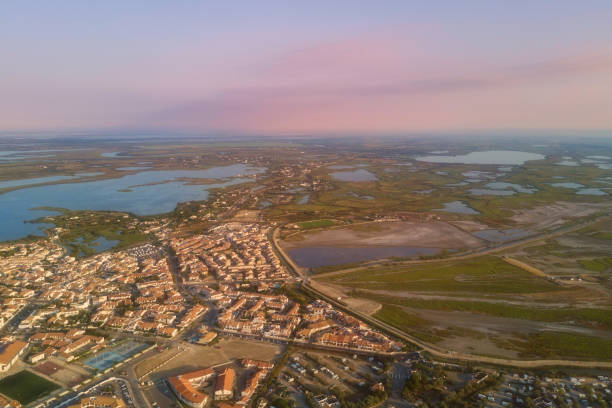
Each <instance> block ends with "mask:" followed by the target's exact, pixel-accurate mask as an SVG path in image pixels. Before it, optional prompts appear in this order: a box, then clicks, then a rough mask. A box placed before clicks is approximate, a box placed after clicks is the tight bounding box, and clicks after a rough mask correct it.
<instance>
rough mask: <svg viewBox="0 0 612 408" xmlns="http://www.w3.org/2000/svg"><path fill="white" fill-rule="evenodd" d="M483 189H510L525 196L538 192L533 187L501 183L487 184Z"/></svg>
mask: <svg viewBox="0 0 612 408" xmlns="http://www.w3.org/2000/svg"><path fill="white" fill-rule="evenodd" d="M485 187H488V188H492V189H494V190H507V189H510V190H514V191H516V192H518V193H525V194H533V193H535V192H536V191H538V189H537V188H534V187H523V186H521V185H520V184H513V183H506V182H503V181H496V182H494V183H488V184H486V185H485Z"/></svg>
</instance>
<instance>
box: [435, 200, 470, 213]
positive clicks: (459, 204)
mask: <svg viewBox="0 0 612 408" xmlns="http://www.w3.org/2000/svg"><path fill="white" fill-rule="evenodd" d="M434 211H443V212H450V213H455V214H472V215H473V214H480V213H479V212H478V211H476V210H475V209H473V208H472V207H470V206H469V205H467V204H466V203H464V202H463V201H451V202H448V203H444V208H437V209H435V210H434Z"/></svg>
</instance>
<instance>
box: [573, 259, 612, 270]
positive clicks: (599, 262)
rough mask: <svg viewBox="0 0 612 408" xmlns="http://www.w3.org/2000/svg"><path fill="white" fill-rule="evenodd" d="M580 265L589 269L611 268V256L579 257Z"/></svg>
mask: <svg viewBox="0 0 612 408" xmlns="http://www.w3.org/2000/svg"><path fill="white" fill-rule="evenodd" d="M578 263H579V264H580V266H582V267H583V268H584V269H587V270H589V271H595V272H604V271H606V270H608V269H610V268H612V257H610V258H596V259H581V260H579V261H578Z"/></svg>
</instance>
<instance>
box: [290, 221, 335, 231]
mask: <svg viewBox="0 0 612 408" xmlns="http://www.w3.org/2000/svg"><path fill="white" fill-rule="evenodd" d="M333 225H336V223H335V222H333V221H332V220H314V221H305V222H300V223H298V227H300V228H301V229H314V228H324V227H331V226H333Z"/></svg>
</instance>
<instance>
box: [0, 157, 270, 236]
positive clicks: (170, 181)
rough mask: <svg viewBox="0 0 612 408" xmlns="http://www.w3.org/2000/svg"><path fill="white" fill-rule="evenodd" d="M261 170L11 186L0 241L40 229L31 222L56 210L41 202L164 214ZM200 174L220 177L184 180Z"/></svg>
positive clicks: (1, 203) (3, 200) (0, 205)
mask: <svg viewBox="0 0 612 408" xmlns="http://www.w3.org/2000/svg"><path fill="white" fill-rule="evenodd" d="M260 171H262V169H258V168H252V167H247V166H246V165H244V164H234V165H230V166H222V167H213V168H210V169H206V170H160V171H144V172H140V173H136V174H130V175H126V176H123V177H120V178H115V179H107V180H97V181H89V182H81V183H70V184H53V185H47V186H39V187H30V188H25V189H21V190H16V191H11V192H8V193H5V194H1V195H0V224H1V225H2V226H3V228H1V229H0V241H5V240H10V239H18V238H23V237H25V236H27V235H28V234H37V235H40V224H32V223H25V222H26V221H28V220H34V219H37V218H40V217H45V216H48V215H52V214H55V212H53V211H46V210H33V208H36V207H57V208H67V209H71V210H98V211H107V210H114V211H126V212H131V213H134V214H136V215H152V214H161V213H166V212H170V211H172V210H173V209H174V208H175V207H176V205H177V204H178V203H180V202H185V201H197V200H206V199H207V198H208V190H210V189H213V188H218V187H225V186H229V185H232V184H238V183H242V182H245V181H247V180H244V179H241V178H237V177H238V176H240V175H246V174H255V173H258V172H260ZM194 178H206V179H210V178H213V179H219V183H215V184H207V185H195V184H187V183H188V181H187V180H183V179H194Z"/></svg>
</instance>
